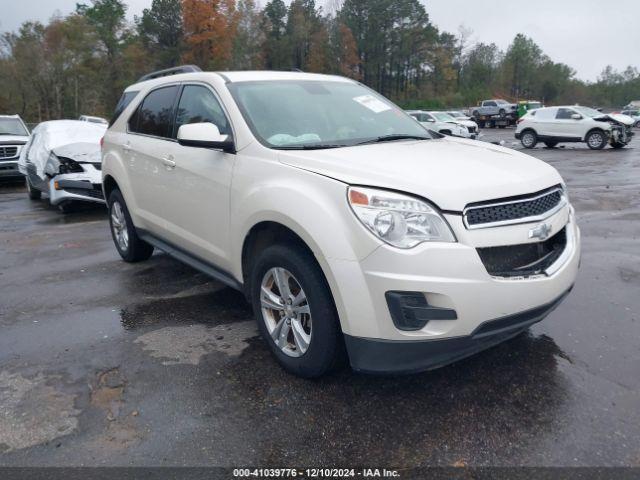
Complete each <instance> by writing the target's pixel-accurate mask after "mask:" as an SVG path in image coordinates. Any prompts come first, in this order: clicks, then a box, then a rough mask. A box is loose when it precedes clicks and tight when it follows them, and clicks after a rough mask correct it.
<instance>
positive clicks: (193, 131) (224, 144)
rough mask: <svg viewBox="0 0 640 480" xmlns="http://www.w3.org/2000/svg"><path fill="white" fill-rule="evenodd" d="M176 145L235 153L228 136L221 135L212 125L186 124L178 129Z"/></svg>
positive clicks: (207, 123)
mask: <svg viewBox="0 0 640 480" xmlns="http://www.w3.org/2000/svg"><path fill="white" fill-rule="evenodd" d="M178 143H179V144H180V145H182V146H185V147H196V148H210V149H218V150H222V151H223V152H227V153H236V147H235V144H234V143H233V139H232V138H231V137H230V135H222V134H221V133H220V130H218V127H217V126H216V125H214V124H213V123H210V122H206V123H188V124H186V125H182V126H181V127H180V128H179V129H178Z"/></svg>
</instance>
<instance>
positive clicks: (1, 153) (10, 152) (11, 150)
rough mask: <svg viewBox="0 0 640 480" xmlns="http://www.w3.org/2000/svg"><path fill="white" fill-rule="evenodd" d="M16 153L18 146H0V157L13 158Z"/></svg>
mask: <svg viewBox="0 0 640 480" xmlns="http://www.w3.org/2000/svg"><path fill="white" fill-rule="evenodd" d="M17 155H18V147H13V146H9V147H3V146H0V158H13V157H15V156H17Z"/></svg>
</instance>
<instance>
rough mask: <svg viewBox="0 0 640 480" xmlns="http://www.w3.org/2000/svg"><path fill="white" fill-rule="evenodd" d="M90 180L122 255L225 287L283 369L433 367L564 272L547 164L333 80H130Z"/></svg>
mask: <svg viewBox="0 0 640 480" xmlns="http://www.w3.org/2000/svg"><path fill="white" fill-rule="evenodd" d="M184 72H186V73H184ZM102 174H103V180H104V184H103V188H104V194H105V198H106V199H108V205H109V220H110V225H111V233H112V236H113V240H114V243H115V246H116V248H117V250H118V252H119V254H120V255H121V256H122V258H123V259H124V260H125V261H127V262H137V261H142V260H146V259H148V258H149V257H150V256H151V254H152V253H153V250H154V247H155V248H157V249H159V250H162V251H164V252H166V253H167V254H169V255H172V256H174V257H175V258H177V259H178V260H180V261H182V262H185V263H187V264H189V265H191V266H192V267H194V268H195V269H197V270H200V271H202V272H205V273H207V274H209V275H210V276H211V277H213V278H215V279H217V280H219V281H220V282H223V283H225V284H227V285H230V286H232V287H235V288H237V289H240V290H242V291H243V292H244V293H245V295H246V296H247V298H248V299H249V301H250V303H251V305H252V306H253V310H254V312H255V315H256V318H257V322H258V325H259V329H260V331H261V333H262V335H263V336H264V339H265V341H266V342H267V343H268V345H269V348H270V349H271V351H272V352H273V354H274V356H275V358H276V359H277V360H278V362H279V363H280V364H281V365H282V366H283V367H284V368H285V369H286V370H287V371H289V372H292V373H295V374H297V375H300V376H303V377H317V376H320V375H322V374H324V373H325V372H327V371H328V370H330V369H332V368H334V367H336V366H338V365H339V364H340V363H341V362H342V361H344V360H346V359H348V361H349V362H350V364H351V366H352V367H353V369H355V370H357V371H362V372H371V373H391V372H394V373H398V372H405V373H407V372H417V371H421V370H427V369H431V368H436V367H439V366H442V365H445V364H447V363H451V362H453V361H455V360H458V359H461V358H463V357H466V356H468V355H471V354H473V353H475V352H478V351H480V350H483V349H485V348H488V347H490V346H492V345H495V344H497V343H499V342H502V341H504V340H506V339H509V338H511V337H513V336H515V335H517V334H519V333H521V332H523V331H524V330H526V329H527V327H529V326H530V325H532V324H533V323H535V322H538V321H540V320H542V319H543V318H544V317H545V316H546V315H547V314H548V313H549V312H550V311H551V310H553V309H554V308H555V307H556V306H557V305H558V304H559V303H560V301H561V300H562V299H563V298H564V297H565V295H566V294H567V293H568V292H569V291H570V289H571V288H572V286H573V284H574V281H575V278H576V274H577V270H578V264H579V259H580V233H579V229H578V227H577V225H576V220H575V215H574V210H573V208H572V207H571V205H570V204H569V199H568V196H567V192H566V188H565V185H564V182H563V180H562V178H561V177H560V175H559V174H558V172H557V171H556V170H555V169H554V168H552V167H551V166H549V165H547V164H546V163H543V162H541V161H539V160H536V159H534V158H532V157H529V156H527V155H524V154H522V153H519V152H516V151H513V150H508V149H505V148H502V147H499V146H495V145H491V144H484V143H479V142H474V141H471V140H465V139H457V138H450V137H441V136H440V135H438V134H436V133H433V134H430V133H429V132H428V131H427V130H426V129H425V128H423V127H422V126H421V125H420V124H419V123H417V122H416V121H415V120H414V119H413V118H411V117H410V116H409V115H407V114H406V113H404V112H403V111H402V110H401V109H400V108H399V107H397V106H396V105H394V104H393V103H391V102H389V101H388V100H387V99H385V98H384V97H382V96H380V95H378V94H377V93H375V92H374V91H372V90H370V89H369V88H367V87H365V86H363V85H362V84H360V83H358V82H356V81H353V80H350V79H346V78H341V77H335V76H325V75H315V74H306V73H294V72H291V73H289V72H225V73H213V72H209V73H205V72H201V71H199V69H198V68H197V67H181V68H176V69H171V70H168V71H163V72H156V73H154V74H150V75H147V76H145V77H143V78H142V79H140V81H139V82H138V83H136V84H135V85H132V86H130V87H129V88H127V89H126V91H125V92H124V95H123V97H122V99H121V101H120V103H119V104H118V107H117V109H116V115H115V119H114V120H112V124H111V126H110V128H109V129H108V130H107V133H106V135H105V137H104V140H103V169H102Z"/></svg>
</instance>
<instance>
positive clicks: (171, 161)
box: [163, 84, 236, 269]
mask: <svg viewBox="0 0 640 480" xmlns="http://www.w3.org/2000/svg"><path fill="white" fill-rule="evenodd" d="M175 118H176V120H175V127H174V129H173V137H174V138H175V137H177V132H178V129H179V128H180V126H182V125H185V124H188V123H203V122H211V123H213V124H215V125H216V126H217V127H218V129H219V130H220V133H222V134H223V135H232V130H231V125H230V123H229V121H228V117H227V115H226V114H225V112H224V110H223V109H222V107H221V104H220V102H219V100H218V98H217V96H216V95H215V94H214V92H213V90H212V89H211V88H209V87H208V86H205V85H201V84H187V85H184V86H183V88H182V91H181V94H180V98H179V101H178V105H177V110H176V117H175ZM165 160H166V163H167V165H165V166H164V172H163V173H164V179H165V181H164V182H163V183H164V185H163V194H164V195H165V198H164V201H163V204H164V208H165V210H164V212H163V216H164V218H165V220H166V222H167V234H168V236H169V237H170V238H167V240H169V241H171V242H172V243H175V244H176V245H177V246H178V247H183V248H184V249H186V250H188V251H189V252H190V253H192V254H195V255H196V256H198V257H199V258H201V259H203V260H206V261H208V262H210V263H213V264H215V265H216V266H218V267H219V268H222V269H228V268H229V263H230V262H229V257H228V251H229V196H230V187H231V176H232V172H233V166H234V163H235V160H236V156H235V155H233V154H228V153H224V152H222V151H221V150H213V149H207V148H195V147H184V146H182V145H179V144H178V143H177V142H174V143H171V144H170V146H169V148H168V150H167V152H166V157H165Z"/></svg>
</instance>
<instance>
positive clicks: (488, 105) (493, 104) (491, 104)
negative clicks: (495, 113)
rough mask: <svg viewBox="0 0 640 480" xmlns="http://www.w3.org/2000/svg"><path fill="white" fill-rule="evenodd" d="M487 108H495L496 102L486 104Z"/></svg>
mask: <svg viewBox="0 0 640 480" xmlns="http://www.w3.org/2000/svg"><path fill="white" fill-rule="evenodd" d="M486 106H487V107H497V106H498V104H497V103H496V102H487V105H486Z"/></svg>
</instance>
